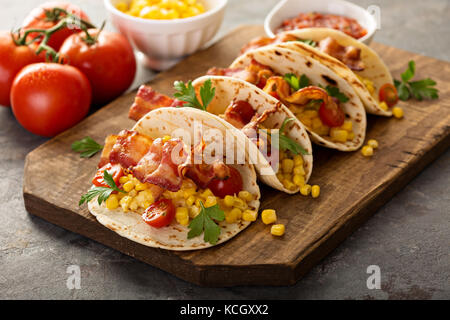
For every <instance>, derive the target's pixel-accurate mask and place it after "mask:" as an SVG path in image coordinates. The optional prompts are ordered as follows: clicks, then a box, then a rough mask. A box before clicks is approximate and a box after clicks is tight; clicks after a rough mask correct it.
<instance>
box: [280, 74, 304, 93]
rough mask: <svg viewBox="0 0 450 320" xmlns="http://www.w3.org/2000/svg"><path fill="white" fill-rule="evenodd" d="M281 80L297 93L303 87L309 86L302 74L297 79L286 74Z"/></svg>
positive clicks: (292, 75) (293, 75)
mask: <svg viewBox="0 0 450 320" xmlns="http://www.w3.org/2000/svg"><path fill="white" fill-rule="evenodd" d="M283 79H284V81H286V82H287V83H289V85H290V86H291V88H292V89H293V90H294V91H298V90H300V89H302V88H304V87H307V86H309V84H310V80H309V78H308V77H307V76H306V75H304V74H302V75H301V76H300V78H299V77H297V76H296V75H295V74H293V73H287V74H285V75H284V77H283Z"/></svg>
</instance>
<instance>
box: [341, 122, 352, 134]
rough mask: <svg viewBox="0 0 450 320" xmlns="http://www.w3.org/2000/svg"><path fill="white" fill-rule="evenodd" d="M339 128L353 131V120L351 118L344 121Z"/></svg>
mask: <svg viewBox="0 0 450 320" xmlns="http://www.w3.org/2000/svg"><path fill="white" fill-rule="evenodd" d="M341 129H343V130H345V131H347V132H352V131H353V122H352V121H351V120H346V121H344V124H343V125H342V126H341Z"/></svg>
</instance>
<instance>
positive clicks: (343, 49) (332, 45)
mask: <svg viewBox="0 0 450 320" xmlns="http://www.w3.org/2000/svg"><path fill="white" fill-rule="evenodd" d="M319 49H320V51H322V52H324V53H326V54H328V55H330V56H332V57H334V58H336V59H338V60H340V61H342V62H343V63H344V64H345V65H347V67H349V68H350V69H352V70H354V71H362V70H364V68H365V65H364V63H363V62H362V60H361V49H360V48H357V47H354V46H342V45H340V44H339V43H338V42H337V41H336V40H335V39H333V38H331V37H327V38H325V39H323V40H321V41H320V42H319Z"/></svg>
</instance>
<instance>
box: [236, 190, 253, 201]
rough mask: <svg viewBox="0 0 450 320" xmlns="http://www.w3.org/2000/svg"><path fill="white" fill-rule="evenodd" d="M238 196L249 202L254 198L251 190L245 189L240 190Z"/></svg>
mask: <svg viewBox="0 0 450 320" xmlns="http://www.w3.org/2000/svg"><path fill="white" fill-rule="evenodd" d="M238 197H239V198H241V199H242V200H244V201H247V202H250V201H252V200H253V195H252V194H251V193H250V192H248V191H245V190H244V191H239V195H238Z"/></svg>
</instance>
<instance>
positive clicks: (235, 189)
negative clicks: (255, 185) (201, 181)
mask: <svg viewBox="0 0 450 320" xmlns="http://www.w3.org/2000/svg"><path fill="white" fill-rule="evenodd" d="M229 169H230V176H229V177H228V178H226V179H219V178H214V179H213V180H211V182H210V183H209V184H208V186H207V187H208V188H209V189H210V190H211V191H212V193H213V194H214V195H215V196H216V197H219V198H225V196H232V195H234V194H238V193H239V191H242V177H241V174H240V173H239V171H237V170H236V169H235V168H233V167H229Z"/></svg>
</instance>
